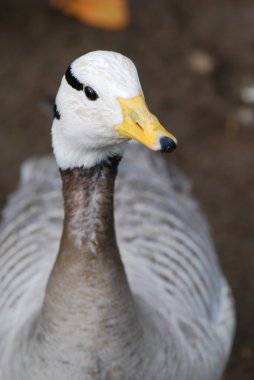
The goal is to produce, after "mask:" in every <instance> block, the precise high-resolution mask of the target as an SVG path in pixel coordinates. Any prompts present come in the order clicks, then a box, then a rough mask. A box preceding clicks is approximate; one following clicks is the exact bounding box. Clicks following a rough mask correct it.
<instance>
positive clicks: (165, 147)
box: [160, 136, 176, 152]
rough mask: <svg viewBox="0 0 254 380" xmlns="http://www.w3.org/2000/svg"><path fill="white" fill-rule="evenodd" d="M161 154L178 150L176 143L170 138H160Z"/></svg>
mask: <svg viewBox="0 0 254 380" xmlns="http://www.w3.org/2000/svg"><path fill="white" fill-rule="evenodd" d="M160 145H161V149H160V151H161V152H172V150H174V149H175V148H176V143H175V141H174V140H172V139H171V138H170V137H167V136H163V137H161V138H160Z"/></svg>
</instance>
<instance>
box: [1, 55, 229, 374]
mask: <svg viewBox="0 0 254 380" xmlns="http://www.w3.org/2000/svg"><path fill="white" fill-rule="evenodd" d="M52 138H53V149H54V153H55V157H56V161H57V164H58V167H59V169H60V175H61V179H62V188H63V200H64V202H62V195H61V190H60V181H59V178H58V171H57V168H56V165H55V163H54V160H53V159H52V158H51V157H46V158H41V159H37V160H36V159H35V160H31V161H29V162H27V163H25V164H24V165H23V167H22V173H21V174H22V178H21V184H20V187H19V189H18V191H17V192H16V193H15V194H14V195H12V197H11V199H10V202H9V204H8V206H7V207H6V209H5V211H4V216H3V221H2V224H1V230H0V243H1V245H0V246H1V248H0V307H1V315H0V364H1V365H0V367H1V375H0V379H1V380H35V379H36V380H51V379H52V380H53V379H54V380H95V379H98V380H105V379H111V380H135V379H137V380H169V379H171V380H190V379H192V380H194V379H195V380H218V379H219V377H220V376H221V374H222V372H223V369H224V367H225V364H226V362H227V359H228V355H229V352H230V348H231V343H232V337H233V331H234V307H233V302H232V298H231V295H230V289H229V287H228V285H227V282H226V280H225V278H224V276H223V274H222V272H221V269H220V266H219V264H218V260H217V257H216V255H215V251H214V247H213V244H212V242H211V239H210V236H209V231H208V227H207V224H206V222H205V220H204V218H203V216H202V214H201V212H200V210H199V207H198V205H197V203H196V202H195V200H193V198H192V196H191V194H190V189H189V184H188V181H187V180H186V179H185V178H184V176H183V175H182V174H180V173H179V172H178V171H177V170H176V169H174V168H172V167H171V166H168V165H166V164H165V163H164V161H163V159H162V158H161V157H160V155H158V154H154V153H151V152H150V151H149V150H148V149H146V148H143V147H142V146H141V145H140V144H139V145H138V144H129V145H130V146H129V147H128V148H127V149H126V154H125V158H124V159H123V162H122V163H121V164H120V166H119V175H118V179H117V181H116V189H115V200H114V197H113V195H114V183H115V177H116V175H117V168H118V164H119V162H120V159H121V157H122V155H123V152H124V150H125V147H126V145H128V144H127V141H128V140H130V139H133V140H138V141H139V142H141V143H142V144H143V145H145V146H146V147H148V148H150V149H151V150H154V151H171V150H172V149H174V148H175V146H176V139H175V137H174V136H173V135H171V134H170V133H169V132H167V131H166V129H164V128H163V127H162V126H161V124H160V123H159V121H158V119H157V118H156V117H155V116H154V115H152V114H151V113H150V112H149V110H148V108H147V106H146V103H145V100H144V96H143V93H142V89H141V85H140V82H139V78H138V75H137V71H136V68H135V66H134V64H133V63H132V62H131V61H130V60H129V59H128V58H126V57H124V56H122V55H121V54H118V53H113V52H106V51H97V52H92V53H89V54H86V55H84V56H82V57H80V58H78V59H77V60H76V61H74V62H73V63H72V64H71V65H70V66H69V68H68V69H67V71H66V73H65V75H64V77H63V79H62V82H61V86H60V89H59V91H58V94H57V97H56V104H55V108H54V122H53V127H52ZM63 203H64V207H63ZM113 203H114V204H115V211H114V207H113V206H114V205H113ZM63 209H64V215H63ZM62 221H63V224H62Z"/></svg>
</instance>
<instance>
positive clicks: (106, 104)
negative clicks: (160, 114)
mask: <svg viewBox="0 0 254 380" xmlns="http://www.w3.org/2000/svg"><path fill="white" fill-rule="evenodd" d="M146 124H147V125H148V127H146ZM133 125H134V127H135V129H137V130H136V131H132V128H133ZM158 126H159V127H160V128H159V132H158ZM147 128H148V129H149V130H148V132H146V136H145V137H144V136H140V132H142V133H143V135H144V129H147ZM155 130H156V131H157V135H156V138H155V137H154V136H151V135H152V132H153V135H154V132H155ZM161 137H164V141H165V138H167V139H171V148H173V145H174V142H176V140H175V138H174V137H173V136H172V135H171V134H170V133H169V132H167V131H166V130H165V129H164V128H163V127H162V126H160V124H159V122H158V120H157V119H156V118H155V116H153V115H152V114H150V113H149V111H148V109H147V107H146V105H145V102H144V98H143V95H142V89H141V85H140V82H139V78H138V74H137V70H136V68H135V66H134V64H133V63H132V61H131V60H130V59H128V58H126V57H124V56H123V55H121V54H119V53H113V52H108V51H95V52H91V53H88V54H86V55H83V56H82V57H80V58H78V59H77V60H75V61H74V62H73V63H72V64H71V65H70V66H69V68H68V69H67V71H66V73H65V76H64V77H63V79H62V82H61V85H60V88H59V91H58V93H57V96H56V104H55V118H54V122H53V126H52V141H53V149H54V153H55V156H56V160H57V163H58V165H59V167H60V168H61V169H67V168H73V167H81V166H84V167H91V166H94V165H96V164H97V163H99V162H101V161H103V160H105V159H107V158H108V157H110V156H112V155H121V154H122V152H123V145H124V144H125V142H126V141H128V140H129V139H130V138H134V139H136V140H139V141H141V142H143V143H144V144H145V145H147V146H149V147H150V148H152V149H154V150H161V148H162V144H160V143H159V139H160V138H161ZM143 140H145V141H143ZM155 140H156V141H155ZM169 145H170V144H169ZM169 145H168V148H167V149H163V150H172V149H171V148H169Z"/></svg>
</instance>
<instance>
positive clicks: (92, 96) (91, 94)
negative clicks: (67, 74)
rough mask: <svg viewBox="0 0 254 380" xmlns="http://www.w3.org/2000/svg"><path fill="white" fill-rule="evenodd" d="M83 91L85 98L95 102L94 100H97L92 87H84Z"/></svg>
mask: <svg viewBox="0 0 254 380" xmlns="http://www.w3.org/2000/svg"><path fill="white" fill-rule="evenodd" d="M84 91H85V94H86V96H87V98H88V99H89V100H96V99H98V97H99V96H98V95H97V94H96V92H95V91H94V90H93V89H92V87H89V86H86V87H85V88H84Z"/></svg>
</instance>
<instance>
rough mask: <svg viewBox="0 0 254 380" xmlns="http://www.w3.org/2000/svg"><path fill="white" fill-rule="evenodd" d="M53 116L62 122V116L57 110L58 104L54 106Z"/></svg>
mask: <svg viewBox="0 0 254 380" xmlns="http://www.w3.org/2000/svg"><path fill="white" fill-rule="evenodd" d="M53 115H54V118H56V119H57V120H60V117H61V115H60V112H59V111H58V109H57V105H56V104H54V108H53Z"/></svg>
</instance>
